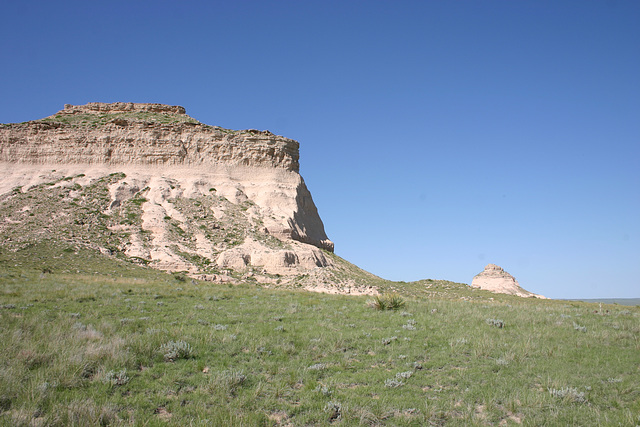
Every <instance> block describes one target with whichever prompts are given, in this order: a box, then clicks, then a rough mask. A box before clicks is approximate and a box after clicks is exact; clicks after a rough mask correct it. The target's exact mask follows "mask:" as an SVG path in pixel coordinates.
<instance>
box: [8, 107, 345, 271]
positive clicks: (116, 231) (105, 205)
mask: <svg viewBox="0 0 640 427" xmlns="http://www.w3.org/2000/svg"><path fill="white" fill-rule="evenodd" d="M298 147H299V145H298V142H296V141H294V140H291V139H288V138H284V137H281V136H277V135H274V134H272V133H270V132H268V131H256V130H246V131H231V130H227V129H223V128H220V127H215V126H208V125H204V124H202V123H199V122H198V121H196V120H195V119H193V118H191V117H189V116H187V115H186V113H185V110H184V108H182V107H179V106H166V105H161V104H134V103H115V104H104V103H91V104H87V105H84V106H74V105H66V106H65V108H64V110H62V111H60V112H58V113H57V114H55V115H53V116H50V117H47V118H45V119H41V120H35V121H32V122H27V123H21V124H8V125H0V195H2V196H0V199H1V200H0V202H2V203H4V205H5V206H9V205H11V204H12V203H13V205H11V206H13V207H11V208H7V210H6V211H5V215H6V216H5V217H4V218H0V232H6V233H9V232H10V231H11V230H13V231H12V232H13V235H16V230H18V229H20V230H23V229H24V231H20V232H17V234H18V235H19V236H20V235H24V236H30V234H29V233H31V231H27V230H26V228H24V227H23V228H20V227H22V225H23V224H22V223H21V221H22V219H21V218H26V217H25V213H26V212H30V215H33V214H34V212H36V211H37V210H39V211H41V210H42V206H37V207H36V206H35V205H34V201H35V200H41V202H42V199H38V197H45V196H44V195H43V194H48V193H50V194H51V196H50V197H49V203H50V204H51V206H52V209H57V210H58V211H59V214H60V216H59V218H58V222H59V223H60V224H63V223H64V221H66V220H67V219H68V220H69V221H71V220H73V221H74V222H75V223H78V221H79V222H80V223H81V224H84V225H87V227H86V230H84V229H81V228H80V227H75V228H73V227H71V228H69V230H71V231H69V233H70V234H71V235H72V236H74V238H75V239H76V240H75V241H82V242H83V243H84V244H92V245H94V246H95V247H97V248H99V249H100V250H102V251H104V252H107V253H113V252H114V251H115V252H122V253H124V254H126V255H127V256H128V257H130V258H132V259H136V260H141V261H144V262H145V263H149V265H152V266H154V267H157V268H161V269H166V270H173V271H176V270H186V271H189V272H190V273H191V274H192V275H201V276H202V277H203V278H211V277H214V278H215V277H217V278H220V277H222V276H224V274H226V273H224V272H225V271H227V270H229V271H230V270H234V271H240V272H244V273H246V274H249V275H252V276H253V275H258V276H260V275H261V276H260V277H261V278H262V279H264V280H267V281H268V280H272V279H273V280H275V278H276V277H280V276H282V275H284V276H287V275H288V276H292V275H300V274H301V272H305V271H307V272H309V271H316V270H318V269H325V268H327V267H332V266H333V264H334V263H333V261H332V258H330V257H328V255H327V254H326V253H324V252H323V251H321V250H320V249H325V250H327V251H330V252H333V243H332V242H331V241H330V240H329V239H328V238H327V236H326V233H325V231H324V226H323V224H322V220H321V219H320V216H319V215H318V211H317V209H316V206H315V204H314V203H313V199H312V197H311V194H310V193H309V190H308V189H307V187H306V185H305V183H304V180H303V179H302V177H301V176H300V175H299V173H298V170H299V163H298V159H299V154H298ZM91 192H93V193H95V194H96V195H92V194H93V193H91ZM97 194H102V196H100V197H99V196H98V195H97ZM38 195H40V196H38ZM54 197H55V200H54ZM20 203H22V205H20ZM18 208H19V209H18ZM36 208H37V209H36ZM88 212H92V214H91V215H89V214H88ZM50 214H51V213H47V214H46V215H50ZM92 215H93V216H92ZM79 216H80V217H81V218H80V219H78V218H79ZM65 218H66V219H65ZM41 221H43V222H44V223H45V225H44V226H43V230H44V231H42V230H40V231H34V232H33V233H36V234H37V235H39V236H42V237H46V236H48V235H49V234H52V233H55V232H56V231H55V230H56V221H55V220H54V219H51V218H48V217H45V218H43V219H42V220H41ZM47 221H49V222H47ZM60 221H61V222H60ZM21 224H22V225H21ZM82 230H84V231H82ZM96 230H102V231H100V232H99V233H98V232H97V231H96ZM80 231H82V233H81V232H80ZM47 233H49V234H47ZM83 233H84V234H83ZM103 235H108V236H109V238H108V239H102V237H103ZM79 236H80V237H79ZM21 238H22V237H17V240H20V239H21ZM24 238H25V239H27V237H24ZM65 238H66V237H65ZM99 242H102V243H99ZM319 248H320V249H319ZM229 271H227V273H229ZM229 274H230V273H229Z"/></svg>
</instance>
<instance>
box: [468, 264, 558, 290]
mask: <svg viewBox="0 0 640 427" xmlns="http://www.w3.org/2000/svg"><path fill="white" fill-rule="evenodd" d="M471 286H473V287H474V288H480V289H484V290H487V291H491V292H496V293H500V294H509V295H517V296H519V297H536V298H545V297H544V296H542V295H536V294H534V293H532V292H529V291H527V290H525V289H523V288H522V287H520V284H519V283H518V281H517V280H516V279H515V277H513V276H512V275H511V274H509V273H507V272H506V271H504V269H502V267H499V266H497V265H495V264H488V265H487V266H486V267H485V268H484V270H483V271H482V272H481V273H478V274H477V275H476V276H475V277H474V278H473V281H472V282H471Z"/></svg>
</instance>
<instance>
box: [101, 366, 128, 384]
mask: <svg viewBox="0 0 640 427" xmlns="http://www.w3.org/2000/svg"><path fill="white" fill-rule="evenodd" d="M102 382H104V383H105V384H110V385H111V386H116V385H125V384H126V383H128V382H129V377H128V376H127V369H126V368H125V369H123V370H121V371H119V372H116V371H109V372H107V373H106V374H105V376H104V378H103V380H102Z"/></svg>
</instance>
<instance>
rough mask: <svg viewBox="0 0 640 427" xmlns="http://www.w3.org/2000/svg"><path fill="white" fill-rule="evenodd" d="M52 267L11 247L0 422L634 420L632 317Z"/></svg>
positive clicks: (525, 304)
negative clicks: (385, 306) (390, 301)
mask: <svg viewBox="0 0 640 427" xmlns="http://www.w3.org/2000/svg"><path fill="white" fill-rule="evenodd" d="M46 265H47V267H45V268H42V267H41V265H40V264H38V263H36V262H33V260H30V259H29V257H27V256H25V255H24V254H22V255H20V254H14V253H9V252H2V253H0V343H1V349H2V351H1V352H0V424H2V425H37V426H40V425H42V426H48V425H65V426H66V425H180V426H183V425H214V426H218V425H220V426H222V425H225V426H226V425H283V426H284V425H294V426H298V425H328V424H331V423H333V424H336V425H516V424H522V425H532V426H541V425H584V426H586V425H624V426H629V425H631V426H633V425H636V424H640V386H639V384H640V340H639V338H640V309H638V308H636V307H622V306H613V305H611V306H602V307H600V306H598V305H595V304H585V303H577V302H571V303H569V302H564V301H543V300H535V299H527V300H525V299H520V298H517V297H506V296H496V295H493V294H488V293H485V292H480V291H475V292H472V293H470V292H469V290H468V289H465V287H464V286H463V285H458V286H454V285H447V286H446V288H445V287H442V288H438V286H440V285H437V284H436V285H432V286H431V287H430V288H429V292H421V290H420V289H419V288H418V287H419V286H422V285H417V284H397V283H396V284H390V285H389V286H395V287H396V288H397V289H398V290H399V291H400V292H401V293H402V292H403V287H406V292H405V294H404V295H405V296H404V297H403V299H404V301H405V306H404V307H403V308H400V309H398V310H385V311H379V310H375V309H373V308H371V307H369V306H368V305H367V299H368V298H366V297H353V296H330V295H324V294H313V293H305V292H294V291H284V290H268V289H262V288H259V287H255V286H253V285H251V286H250V285H238V286H233V287H229V286H226V285H213V284H209V283H201V282H192V281H191V280H190V279H185V278H184V277H183V276H172V275H168V274H164V273H160V272H156V271H153V270H149V269H145V268H141V267H134V266H128V265H126V264H124V263H122V262H120V261H111V260H106V259H102V258H99V257H94V256H92V255H91V254H87V253H80V254H73V253H70V252H68V251H67V252H61V253H60V255H59V257H58V258H57V259H49V260H47V263H46ZM56 266H63V267H61V268H57V267H56ZM42 270H45V271H44V272H43V271H42ZM70 271H73V273H70Z"/></svg>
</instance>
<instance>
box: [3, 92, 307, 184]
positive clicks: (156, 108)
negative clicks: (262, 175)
mask: <svg viewBox="0 0 640 427" xmlns="http://www.w3.org/2000/svg"><path fill="white" fill-rule="evenodd" d="M0 161H4V162H12V163H31V164H107V165H134V164H135V165H151V166H217V165H225V166H250V167H253V166H255V167H267V168H279V169H284V170H287V171H292V172H298V170H299V144H298V142H297V141H294V140H292V139H289V138H284V137H282V136H278V135H274V134H272V133H271V132H269V131H257V130H244V131H231V130H228V129H223V128H221V127H217V126H209V125H205V124H202V123H200V122H198V121H197V120H195V119H193V118H191V117H189V116H187V115H186V113H185V109H184V108H183V107H180V106H168V105H161V104H134V103H124V102H118V103H115V104H104V103H90V104H87V105H81V106H76V105H65V108H64V110H62V111H59V112H58V113H56V114H54V115H53V116H50V117H47V118H45V119H42V120H35V121H31V122H27V123H17V124H8V125H2V126H0Z"/></svg>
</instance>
